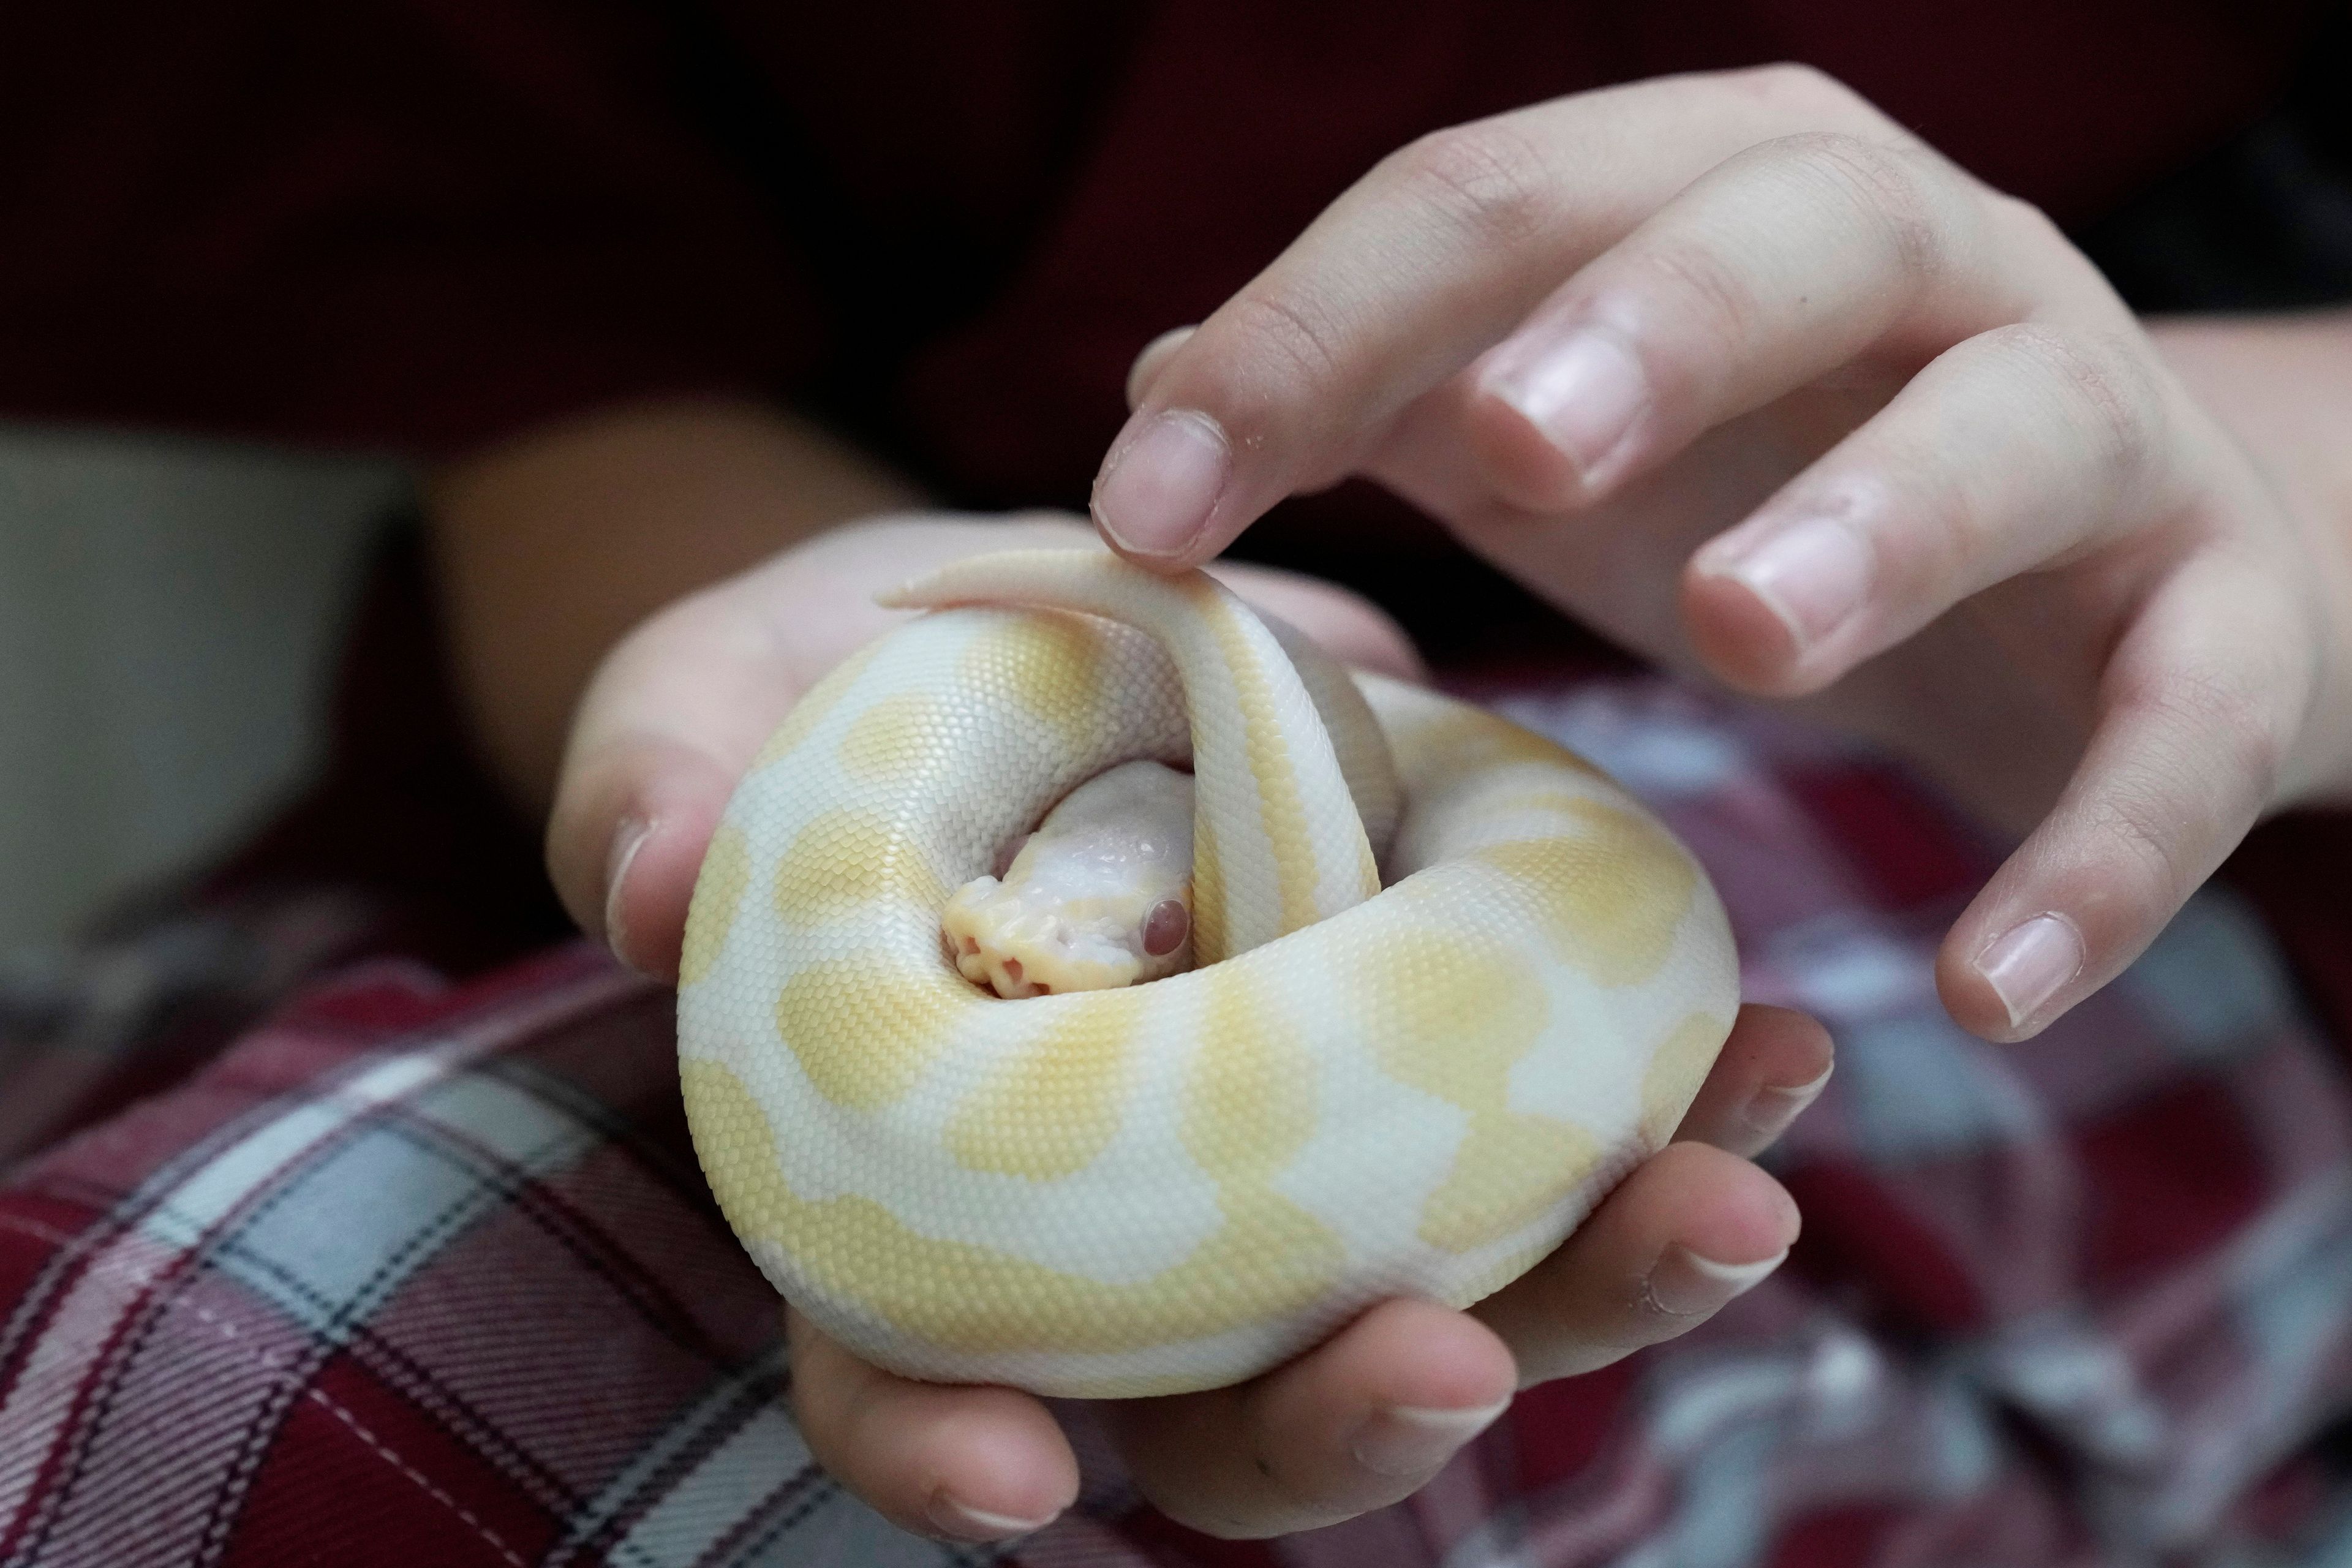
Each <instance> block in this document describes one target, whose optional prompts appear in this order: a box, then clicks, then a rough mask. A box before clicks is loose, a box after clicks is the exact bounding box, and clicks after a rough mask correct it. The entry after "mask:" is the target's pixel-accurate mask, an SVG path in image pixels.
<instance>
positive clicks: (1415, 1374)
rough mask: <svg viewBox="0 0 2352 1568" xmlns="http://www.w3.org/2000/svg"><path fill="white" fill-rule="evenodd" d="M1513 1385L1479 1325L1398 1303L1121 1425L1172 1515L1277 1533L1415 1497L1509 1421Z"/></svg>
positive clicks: (1137, 1466)
mask: <svg viewBox="0 0 2352 1568" xmlns="http://www.w3.org/2000/svg"><path fill="white" fill-rule="evenodd" d="M1512 1378H1513V1369H1512V1364H1511V1358H1510V1355H1509V1353H1508V1352H1507V1351H1505V1350H1504V1348H1503V1346H1502V1343H1501V1342H1499V1341H1498V1340H1496V1337H1495V1336H1494V1335H1493V1334H1492V1333H1490V1332H1488V1331H1486V1329H1485V1328H1483V1327H1481V1326H1480V1325H1479V1324H1478V1323H1476V1322H1475V1321H1472V1320H1471V1319H1469V1318H1467V1317H1465V1316H1464V1315H1463V1314H1461V1313H1459V1312H1452V1311H1448V1310H1445V1309H1444V1308H1443V1307H1439V1306H1435V1305H1433V1304H1432V1303H1430V1302H1427V1301H1412V1300H1395V1301H1388V1302H1384V1303H1382V1304H1381V1305H1380V1306H1378V1307H1375V1308H1373V1309H1372V1310H1370V1311H1369V1312H1367V1313H1365V1314H1364V1315H1363V1316H1362V1317H1361V1318H1359V1319H1358V1320H1356V1321H1355V1322H1353V1323H1351V1324H1349V1326H1348V1327H1347V1328H1345V1329H1343V1330H1341V1331H1339V1333H1338V1334H1336V1335H1334V1336H1333V1337H1332V1338H1331V1339H1329V1340H1328V1341H1326V1342H1324V1343H1323V1344H1321V1345H1319V1346H1318V1347H1317V1348H1316V1349H1314V1350H1312V1351H1310V1352H1307V1354H1306V1355H1304V1356H1302V1357H1300V1358H1299V1359H1298V1360H1297V1361H1295V1362H1293V1363H1290V1364H1289V1365H1287V1366H1285V1367H1282V1368H1279V1369H1277V1370H1276V1371H1275V1372H1273V1373H1268V1374H1267V1375H1266V1376H1265V1377H1263V1378H1259V1379H1257V1380H1256V1381H1255V1382H1252V1383H1247V1384H1241V1385H1240V1386H1238V1387H1234V1388H1222V1389H1213V1390H1211V1391H1209V1392H1207V1393H1204V1394H1176V1395H1172V1396H1170V1397H1168V1398H1163V1399H1146V1400H1136V1401H1132V1402H1129V1403H1126V1404H1122V1405H1116V1406H1113V1407H1112V1409H1111V1411H1110V1415H1111V1425H1112V1430H1113V1432H1114V1433H1115V1434H1116V1435H1117V1436H1118V1442H1119V1446H1120V1447H1121V1449H1122V1451H1123V1452H1124V1453H1125V1454H1126V1456H1127V1459H1128V1466H1129V1471H1130V1472H1131V1473H1132V1474H1133V1476H1134V1478H1135V1479H1136V1482H1137V1484H1138V1485H1139V1486H1140V1487H1141V1488H1142V1489H1143V1490H1144V1493H1145V1495H1146V1496H1148V1497H1150V1499H1151V1500H1152V1501H1153V1502H1154V1503H1156V1504H1157V1505H1158V1506H1159V1507H1160V1509H1161V1510H1162V1511H1164V1512H1166V1513H1167V1514H1168V1515H1169V1516H1170V1517H1171V1518H1173V1519H1175V1520H1177V1521H1179V1522H1181V1523H1184V1524H1188V1525H1190V1526H1192V1528H1193V1529H1195V1530H1201V1531H1207V1532H1208V1533H1210V1534H1212V1535H1222V1536H1228V1537H1231V1536H1259V1535H1275V1534H1281V1533H1286V1532H1288V1531H1297V1530H1311V1529H1313V1528H1315V1527H1316V1526H1318V1525H1323V1524H1331V1523H1335V1522H1337V1521H1340V1520H1343V1519H1349V1518H1353V1517H1354V1516H1355V1515H1357V1514H1360V1513H1363V1512H1365V1511H1367V1510H1371V1509H1375V1508H1382V1507H1385V1506H1387V1505H1388V1504H1390V1503H1391V1502H1395V1501H1397V1500H1400V1499H1402V1498H1405V1497H1409V1496H1411V1495H1412V1493H1413V1492H1414V1491H1416V1490H1418V1489H1420V1488H1421V1486H1422V1485H1423V1483H1424V1482H1425V1481H1427V1480H1428V1479H1429V1478H1430V1477H1431V1476H1433V1475H1434V1474H1436V1472H1437V1471H1438V1470H1439V1469H1440V1468H1443V1467H1444V1464H1445V1462H1446V1461H1447V1460H1448V1459H1450V1458H1453V1456H1454V1453H1455V1452H1456V1451H1457V1450H1459V1449H1460V1448H1461V1447H1462V1446H1463V1445H1464V1444H1465V1443H1467V1442H1468V1441H1469V1440H1470V1439H1471V1438H1472V1437H1474V1436H1477V1434H1478V1433H1479V1432H1481V1431H1483V1430H1484V1429H1485V1428H1486V1426H1488V1425H1489V1424H1490V1423H1492V1422H1493V1421H1494V1420H1495V1418H1496V1416H1498V1415H1501V1414H1502V1413H1503V1410H1504V1408H1505V1407H1506V1406H1507V1405H1508V1403H1509V1401H1510V1395H1511V1387H1512Z"/></svg>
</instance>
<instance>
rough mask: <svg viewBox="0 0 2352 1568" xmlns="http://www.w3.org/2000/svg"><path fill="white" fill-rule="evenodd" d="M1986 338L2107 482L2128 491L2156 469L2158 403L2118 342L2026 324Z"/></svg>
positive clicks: (2151, 382)
mask: <svg viewBox="0 0 2352 1568" xmlns="http://www.w3.org/2000/svg"><path fill="white" fill-rule="evenodd" d="M1986 336H1987V338H1988V339H1990V344H1991V346H1992V347H1993V349H1994V350H1995V351H1996V352H1997V353H2001V354H2003V355H2006V356H2008V357H2010V358H2011V359H2013V360H2015V361H2017V362H2019V363H2021V366H2022V368H2023V369H2024V370H2025V371H2026V372H2027V374H2031V375H2033V376H2035V377H2037V378H2038V379H2040V380H2041V381H2042V382H2043V384H2046V385H2048V386H2050V387H2052V388H2053V390H2054V391H2055V393H2056V395H2057V396H2058V399H2059V402H2060V405H2061V406H2062V407H2063V410H2064V413H2065V416H2066V417H2067V418H2068V420H2069V421H2070V422H2071V423H2072V424H2073V425H2074V427H2075V429H2076V431H2077V433H2078V434H2079V435H2080V436H2081V437H2082V439H2083V442H2084V446H2085V447H2086V448H2087V449H2088V450H2089V452H2090V453H2091V455H2092V457H2093V458H2094V459H2095V461H2096V462H2097V463H2098V465H2099V467H2100V468H2102V469H2104V470H2105V472H2106V473H2107V474H2108V476H2109V477H2110V478H2111V479H2114V480H2116V481H2117V482H2118V483H2121V484H2129V483H2131V482H2133V481H2135V480H2137V479H2140V478H2141V477H2143V476H2145V475H2147V474H2148V473H2150V472H2152V471H2154V470H2155V469H2156V468H2157V464H2158V458H2159V456H2160V454H2161V452H2162V450H2163V447H2164V445H2165V425H2166V418H2165V409H2164V398H2163V395H2162V392H2161V389H2160V388H2159V387H2158V383H2157V380H2156V377H2155V375H2154V374H2153V373H2152V372H2151V370H2150V369H2149V368H2148V366H2147V363H2146V362H2145V361H2144V360H2143V359H2142V357H2141V356H2140V355H2139V354H2138V353H2136V352H2134V350H2133V348H2132V346H2131V345H2130V344H2129V343H2128V342H2126V341H2125V340H2124V339H2123V338H2122V337H2121V336H2120V335H2117V334H2114V333H2106V332H2096V331H2091V332H2069V331H2058V330H2057V329H2055V328H2053V327H2050V326H2047V325H2044V324H2042V323H2040V322H2030V321H2029V322H2021V323H2018V324H2016V325H2012V326H2007V327H1998V328H1995V329H1994V330H1993V331H1990V332H1989V333H1987V334H1986Z"/></svg>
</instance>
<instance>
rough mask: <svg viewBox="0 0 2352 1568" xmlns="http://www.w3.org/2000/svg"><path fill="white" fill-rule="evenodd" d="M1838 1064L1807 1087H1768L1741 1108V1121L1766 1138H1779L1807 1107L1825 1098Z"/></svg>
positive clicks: (1805, 1083)
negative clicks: (1825, 1090)
mask: <svg viewBox="0 0 2352 1568" xmlns="http://www.w3.org/2000/svg"><path fill="white" fill-rule="evenodd" d="M1834 1070H1836V1069H1835V1067H1834V1064H1832V1066H1831V1067H1825V1068H1822V1071H1821V1076H1820V1077H1818V1078H1814V1079H1808V1080H1807V1081H1805V1082H1803V1083H1792V1084H1777V1083H1768V1084H1766V1085H1765V1086H1764V1087H1763V1088H1761V1089H1758V1090H1757V1091H1756V1092H1755V1093H1754V1094H1752V1095H1750V1096H1749V1097H1748V1103H1747V1104H1746V1105H1743V1106H1741V1107H1740V1108H1739V1119H1740V1120H1741V1121H1745V1122H1747V1123H1748V1126H1749V1127H1751V1128H1753V1129H1754V1130H1755V1131H1756V1132H1757V1133H1758V1134H1759V1136H1762V1137H1765V1138H1778V1137H1779V1136H1780V1134H1781V1133H1783V1132H1785V1131H1788V1130H1789V1123H1790V1122H1791V1121H1795V1120H1797V1117H1798V1115H1799V1113H1801V1111H1802V1110H1804V1109H1805V1107H1807V1106H1809V1105H1811V1104H1812V1102H1813V1101H1814V1100H1819V1099H1820V1098H1821V1094H1822V1089H1824V1088H1826V1087H1827V1086H1828V1084H1829V1081H1830V1074H1831V1073H1832V1072H1833V1071H1834Z"/></svg>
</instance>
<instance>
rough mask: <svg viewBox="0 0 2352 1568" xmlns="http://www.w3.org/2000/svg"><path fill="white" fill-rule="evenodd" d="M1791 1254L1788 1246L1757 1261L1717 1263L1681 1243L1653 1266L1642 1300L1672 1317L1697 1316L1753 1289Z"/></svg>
mask: <svg viewBox="0 0 2352 1568" xmlns="http://www.w3.org/2000/svg"><path fill="white" fill-rule="evenodd" d="M1788 1256H1789V1249H1788V1248H1787V1247H1782V1248H1781V1249H1780V1251H1778V1252H1776V1253H1774V1254H1773V1255H1772V1256H1771V1257H1769V1258H1758V1259H1757V1260H1756V1261H1755V1262H1753V1263H1717V1261H1716V1260H1715V1259H1714V1258H1701V1257H1700V1256H1699V1255H1698V1254H1697V1253H1696V1252H1693V1251H1692V1250H1691V1249H1690V1248H1689V1247H1685V1246H1683V1245H1682V1244H1681V1243H1679V1242H1677V1243H1675V1244H1674V1245H1672V1246H1670V1247H1667V1248H1666V1249H1665V1251H1664V1252H1662V1253H1660V1254H1659V1255H1658V1260H1657V1262H1655V1263H1654V1264H1652V1265H1651V1266H1650V1277H1649V1279H1646V1280H1644V1281H1643V1283H1642V1299H1643V1300H1644V1301H1647V1302H1648V1303H1649V1304H1650V1306H1651V1307H1652V1308H1653V1309H1654V1310H1657V1311H1661V1312H1664V1313H1665V1314H1666V1315H1667V1316H1668V1317H1671V1318H1695V1317H1696V1316H1698V1315H1699V1314H1700V1313H1701V1312H1712V1311H1714V1310H1716V1309H1717V1307H1720V1306H1722V1305H1723V1304H1724V1303H1725V1302H1726V1301H1728V1300H1731V1299H1732V1298H1733V1297H1735V1296H1738V1295H1741V1294H1743V1293H1745V1292H1746V1291H1748V1290H1750V1289H1754V1288H1755V1287H1756V1286H1758V1285H1759V1284H1761V1283H1762V1282H1763V1279H1764V1277H1765V1276H1766V1275H1768V1274H1769V1273H1771V1272H1772V1270H1774V1269H1775V1268H1780V1262H1781V1259H1783V1258H1787V1257H1788Z"/></svg>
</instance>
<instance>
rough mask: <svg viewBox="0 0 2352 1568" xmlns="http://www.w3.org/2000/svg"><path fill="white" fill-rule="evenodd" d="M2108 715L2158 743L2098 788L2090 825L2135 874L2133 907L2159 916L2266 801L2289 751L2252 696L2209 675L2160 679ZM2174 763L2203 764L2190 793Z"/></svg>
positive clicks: (2197, 672) (2228, 676)
mask: <svg viewBox="0 0 2352 1568" xmlns="http://www.w3.org/2000/svg"><path fill="white" fill-rule="evenodd" d="M2115 708H2116V710H2117V711H2125V712H2129V713H2130V714H2131V716H2132V717H2133V718H2134V719H2136V720H2137V721H2138V722H2139V724H2141V725H2142V726H2143V727H2145V728H2147V729H2148V730H2150V731H2153V733H2154V737H2155V739H2156V740H2157V742H2158V743H2157V745H2156V748H2155V750H2154V752H2153V753H2152V754H2151V756H2150V757H2149V759H2148V760H2147V761H2146V762H2143V763H2138V764H2137V765H2135V766H2132V767H2129V768H2126V769H2123V770H2120V771H2119V772H2117V773H2116V774H2115V775H2114V776H2113V777H2111V778H2110V779H2109V780H2108V781H2107V783H2106V785H2105V789H2104V790H2103V792H2102V799H2101V802H2100V806H2099V812H2098V817H2097V825H2098V826H2099V827H2100V828H2101V829H2102V830H2104V834H2105V837H2106V838H2107V840H2108V841H2109V842H2110V843H2111V844H2112V845H2113V846H2114V847H2116V849H2117V850H2118V851H2119V852H2120V853H2121V856H2122V858H2124V859H2125V860H2126V863H2128V864H2129V865H2130V866H2131V867H2132V868H2133V869H2134V871H2135V872H2136V874H2137V880H2138V881H2139V882H2140V884H2141V889H2140V892H2139V895H2138V901H2139V902H2140V903H2142V904H2143V905H2145V906H2146V907H2149V908H2161V909H2166V910H2169V909H2171V908H2172V907H2173V906H2174V905H2176V904H2178V903H2179V901H2180V900H2182V899H2184V898H2186V897H2188V895H2189V892H2190V891H2191V890H2193V889H2195V888H2196V886H2197V885H2198V884H2199V883H2200V882H2201V881H2203V880H2204V879H2205V877H2206V876H2207V874H2208V873H2209V872H2210V869H2211V867H2212V862H2213V861H2214V860H2215V859H2216V858H2218V856H2219V854H2220V853H2221V851H2222V850H2224V849H2225V848H2226V847H2227V846H2228V844H2230V843H2231V842H2234V840H2235V838H2236V836H2237V835H2238V834H2239V833H2240V832H2242V831H2243V829H2244V828H2245V826H2248V825H2250V824H2251V823H2252V822H2253V820H2254V819H2255V818H2256V817H2257V816H2259V815H2260V814H2261V812H2262V811H2263V807H2264V806H2265V805H2267V804H2268V803H2269V802H2270V800H2271V799H2272V798H2273V795H2274V793H2275V791H2276V789H2277V787H2278V782H2279V779H2280V776H2281V773H2282V772H2283V770H2284V767H2285V765H2286V758H2287V754H2288V750H2289V742H2288V740H2287V738H2286V736H2285V735H2284V733H2283V732H2282V731H2281V730H2280V729H2279V727H2278V726H2277V725H2276V724H2275V723H2274V722H2273V721H2272V720H2271V718H2270V717H2269V716H2268V715H2269V714H2270V712H2271V705H2270V704H2269V703H2267V702H2265V701H2263V700H2262V695H2261V693H2259V692H2257V691H2255V690H2253V689H2251V688H2250V686H2249V683H2248V682H2247V681H2246V680H2245V679H2242V678H2241V677H2239V676H2238V675H2236V674H2233V673H2231V672H2225V671H2221V670H2218V669H2211V668H2189V667H2182V668H2172V669H2168V670H2166V671H2165V672H2163V673H2162V674H2161V675H2158V676H2155V677H2151V678H2149V679H2146V680H2144V681H2141V682H2139V683H2138V684H2137V685H2136V686H2135V687H2133V688H2131V689H2128V690H2126V691H2125V692H2122V693H2120V694H2118V695H2117V697H2116V702H2115ZM2184 758H2200V759H2206V760H2205V761H2204V762H2202V763H2191V764H2189V765H2190V767H2191V768H2192V769H2193V770H2194V773H2195V780H2194V783H2193V784H2184V780H2183V778H2182V776H2181V774H2182V772H2183V767H2182V762H2181V760H2182V759H2184ZM2200 786H2201V795H2198V796H2196V797H2194V798H2193V801H2192V797H2191V796H2190V794H2189V792H2191V791H2195V790H2197V789H2198V788H2199V787H2200Z"/></svg>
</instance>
